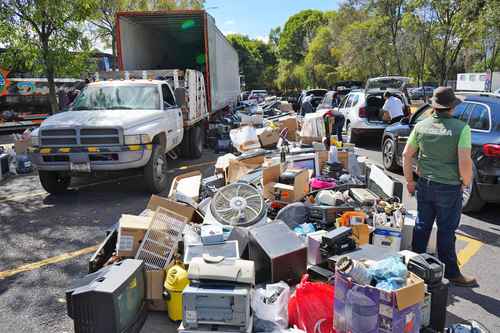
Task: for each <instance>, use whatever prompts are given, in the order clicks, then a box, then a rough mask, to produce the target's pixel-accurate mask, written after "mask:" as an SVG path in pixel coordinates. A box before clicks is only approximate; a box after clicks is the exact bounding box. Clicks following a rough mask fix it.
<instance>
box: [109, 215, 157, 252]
mask: <svg viewBox="0 0 500 333" xmlns="http://www.w3.org/2000/svg"><path fill="white" fill-rule="evenodd" d="M119 224H120V226H119V228H118V240H117V242H116V255H117V256H119V257H135V254H136V253H137V250H138V249H139V246H140V245H141V242H142V240H143V239H144V235H145V234H146V231H147V230H148V228H149V225H150V224H151V217H146V216H135V215H127V214H123V215H122V216H121V218H120V221H119Z"/></svg>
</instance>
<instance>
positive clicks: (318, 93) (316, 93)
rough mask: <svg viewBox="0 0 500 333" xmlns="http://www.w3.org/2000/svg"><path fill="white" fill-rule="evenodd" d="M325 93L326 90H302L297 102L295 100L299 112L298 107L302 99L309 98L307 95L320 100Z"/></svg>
mask: <svg viewBox="0 0 500 333" xmlns="http://www.w3.org/2000/svg"><path fill="white" fill-rule="evenodd" d="M327 92H328V90H326V89H310V90H303V91H302V93H301V94H300V96H299V98H298V100H297V105H298V107H299V110H300V106H301V105H302V100H303V99H304V97H306V96H309V95H313V96H314V97H321V98H323V96H325V94H326V93H327ZM318 104H319V103H318ZM313 106H314V105H313ZM316 106H317V105H316Z"/></svg>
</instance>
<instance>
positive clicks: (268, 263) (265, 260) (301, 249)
mask: <svg viewBox="0 0 500 333" xmlns="http://www.w3.org/2000/svg"><path fill="white" fill-rule="evenodd" d="M249 257H250V260H253V261H254V262H255V277H256V283H269V282H271V283H274V282H279V281H285V282H286V283H288V284H295V283H298V282H299V281H300V277H301V276H302V274H304V273H305V272H306V270H307V247H306V246H305V244H304V243H303V242H302V240H301V239H300V238H299V237H298V236H297V234H295V232H293V231H292V230H290V228H289V227H288V226H287V225H286V224H285V223H283V222H282V221H275V222H272V223H268V224H264V225H261V226H258V227H254V228H252V229H250V243H249Z"/></svg>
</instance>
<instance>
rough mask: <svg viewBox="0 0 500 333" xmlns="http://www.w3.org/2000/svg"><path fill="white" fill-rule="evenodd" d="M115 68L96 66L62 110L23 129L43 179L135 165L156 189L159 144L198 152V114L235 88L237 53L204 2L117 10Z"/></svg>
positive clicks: (163, 168) (50, 182) (55, 182)
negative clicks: (184, 7) (200, 6)
mask: <svg viewBox="0 0 500 333" xmlns="http://www.w3.org/2000/svg"><path fill="white" fill-rule="evenodd" d="M117 19H118V22H117V26H116V29H117V33H118V36H119V38H118V55H119V56H118V62H119V64H120V69H121V71H119V72H105V73H98V74H97V75H96V79H97V80H96V82H93V83H90V84H89V85H87V86H86V87H85V88H84V89H83V90H82V92H81V93H80V95H79V96H78V97H77V99H76V100H75V101H74V103H73V105H72V106H71V108H70V110H69V111H67V112H62V113H59V114H56V115H54V116H51V117H49V118H48V119H46V120H45V121H44V122H43V123H42V124H41V125H40V127H39V128H38V129H36V130H35V131H34V132H33V133H32V145H33V149H32V151H31V157H32V160H33V162H34V163H35V164H36V166H37V168H38V170H39V177H40V181H41V184H42V186H43V187H44V188H45V189H46V190H47V191H48V192H50V193H60V192H64V191H66V190H67V188H68V187H69V185H70V183H71V178H72V177H74V176H78V175H80V174H82V173H86V174H92V173H98V172H106V171H120V170H130V169H134V170H137V171H140V172H142V173H143V175H144V183H145V184H146V186H147V188H148V189H149V190H150V191H151V192H153V193H158V192H161V191H163V190H164V189H165V188H166V186H167V182H168V177H167V170H168V169H167V157H166V156H167V154H170V155H171V156H174V155H175V153H174V149H176V148H179V149H177V151H178V152H180V153H181V154H182V155H184V156H187V157H193V158H198V157H200V156H201V154H202V150H203V143H204V137H205V135H204V132H205V126H204V125H205V124H204V123H205V120H206V119H207V118H208V117H209V115H210V114H211V113H215V112H217V111H220V110H223V109H225V108H227V107H231V106H232V105H233V104H235V103H236V102H237V98H238V96H239V94H240V91H239V68H238V55H237V53H236V51H235V50H234V49H233V48H232V47H231V45H230V44H229V42H228V41H227V40H226V39H225V38H224V36H223V35H222V34H221V33H220V31H219V30H218V29H217V28H216V27H215V22H214V19H213V18H211V17H210V16H209V15H208V14H206V13H205V12H203V11H174V12H152V13H148V12H140V13H138V12H127V13H120V14H118V17H117Z"/></svg>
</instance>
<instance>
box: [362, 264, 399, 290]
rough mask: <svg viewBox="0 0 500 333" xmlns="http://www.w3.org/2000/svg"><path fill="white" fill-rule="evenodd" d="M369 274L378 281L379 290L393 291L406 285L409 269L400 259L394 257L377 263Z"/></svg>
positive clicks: (370, 269) (369, 270)
mask: <svg viewBox="0 0 500 333" xmlns="http://www.w3.org/2000/svg"><path fill="white" fill-rule="evenodd" d="M368 273H369V274H370V275H371V276H373V278H374V279H375V280H376V281H377V285H376V287H377V288H379V289H383V290H387V291H391V290H396V289H399V288H402V287H403V286H404V285H405V283H406V275H407V274H408V269H407V268H406V266H405V264H404V263H403V261H401V258H400V257H397V256H392V257H389V258H386V259H384V260H380V261H378V262H377V263H375V264H374V265H373V266H372V267H370V268H369V269H368Z"/></svg>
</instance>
